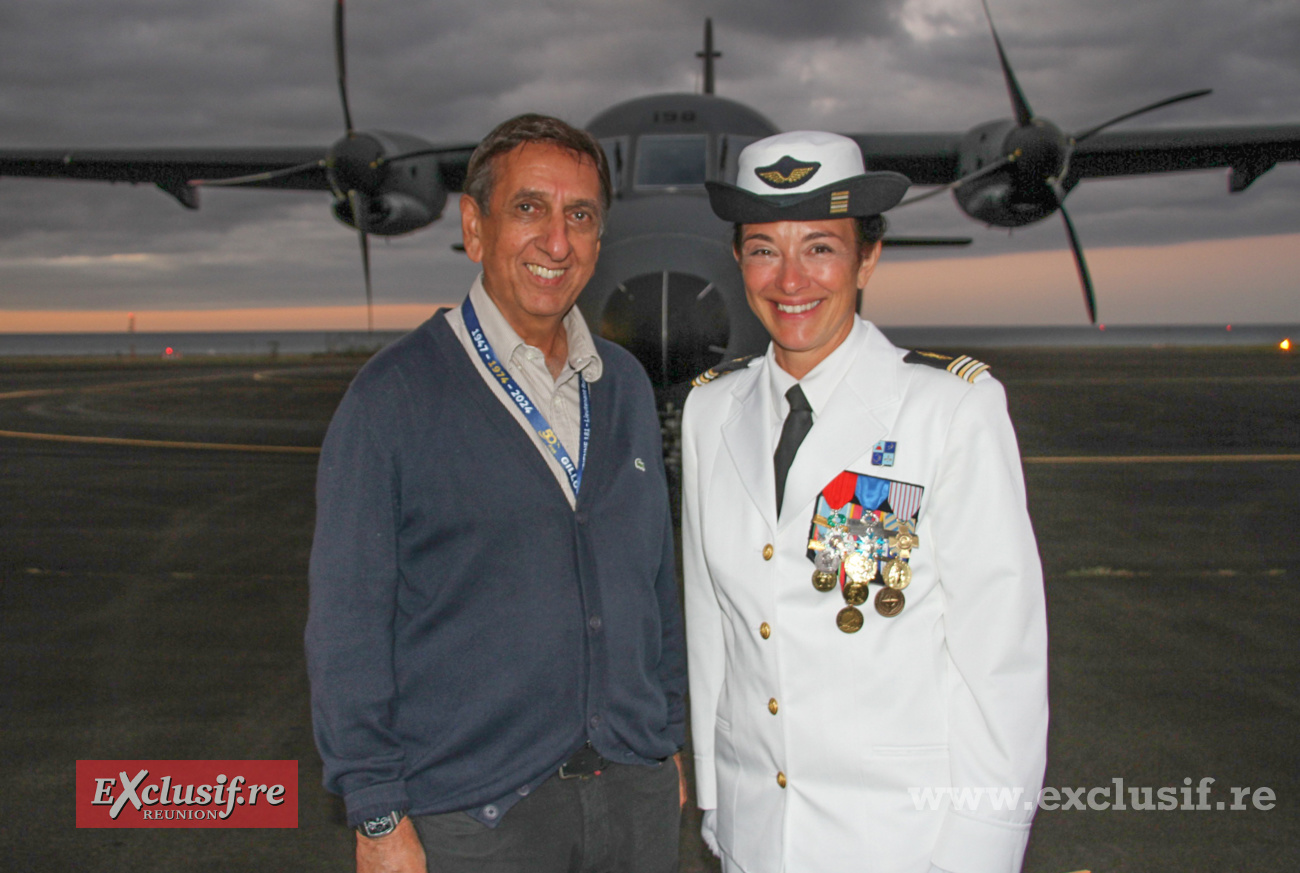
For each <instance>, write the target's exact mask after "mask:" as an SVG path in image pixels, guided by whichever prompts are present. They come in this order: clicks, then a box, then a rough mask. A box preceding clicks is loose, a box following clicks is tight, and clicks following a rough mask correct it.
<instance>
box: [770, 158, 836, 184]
mask: <svg viewBox="0 0 1300 873" xmlns="http://www.w3.org/2000/svg"><path fill="white" fill-rule="evenodd" d="M820 168H821V164H820V163H818V162H817V161H796V160H795V159H794V158H792V157H790V156H789V155H785V156H784V157H782V158H781V160H779V161H777V162H776V163H775V164H768V165H767V166H766V167H755V168H754V173H755V175H757V176H758V178H760V179H762V180H763V181H764V182H766V183H767V184H768V185H770V186H772V187H773V188H795V187H797V186H799V185H802V184H803V183H804V182H806V181H808V180H809V179H811V178H812V176H813V174H814V173H816V172H817V170H819V169H820Z"/></svg>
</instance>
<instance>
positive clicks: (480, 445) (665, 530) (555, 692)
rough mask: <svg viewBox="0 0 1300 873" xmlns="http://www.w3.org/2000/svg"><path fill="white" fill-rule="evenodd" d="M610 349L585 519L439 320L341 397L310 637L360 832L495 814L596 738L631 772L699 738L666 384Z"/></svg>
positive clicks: (326, 746) (326, 479) (326, 458)
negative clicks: (670, 474) (691, 693)
mask: <svg viewBox="0 0 1300 873" xmlns="http://www.w3.org/2000/svg"><path fill="white" fill-rule="evenodd" d="M596 344H597V349H598V350H599V353H600V356H601V359H602V361H603V364H604V371H603V374H602V377H601V378H600V379H599V380H598V381H596V382H594V383H592V385H591V416H592V433H591V442H590V446H589V448H588V454H587V460H586V467H585V469H584V471H583V478H582V490H581V493H580V494H579V497H578V501H577V507H576V509H573V508H570V506H569V504H568V501H567V500H566V498H565V495H564V493H563V492H562V491H561V490H560V486H559V483H558V482H557V481H556V479H555V477H554V476H553V475H552V473H551V471H550V469H549V468H548V467H547V465H546V462H545V461H544V460H543V459H542V456H541V454H540V453H539V452H538V450H537V449H536V448H535V447H534V444H533V443H532V441H531V440H530V438H529V437H528V435H527V434H526V433H525V432H524V431H523V429H522V428H521V427H520V426H519V424H518V423H517V422H516V421H515V419H514V418H513V417H512V416H511V414H510V412H509V411H508V410H506V408H505V407H504V406H503V405H502V403H501V401H500V400H498V399H497V397H496V396H495V395H494V394H493V392H492V390H491V389H490V388H489V387H488V386H487V384H486V383H485V382H484V381H483V378H482V376H480V375H479V373H477V372H475V370H474V369H473V368H474V366H476V365H477V362H475V361H471V360H470V358H469V356H468V355H467V354H466V353H465V350H464V347H463V346H462V345H461V344H460V341H459V340H458V339H457V338H456V336H455V334H454V333H453V332H452V330H451V327H450V326H449V325H448V324H447V322H446V319H445V318H443V317H442V316H441V315H437V316H434V317H433V318H431V319H430V320H429V321H427V322H425V324H423V325H422V326H421V327H419V328H418V329H416V330H415V331H413V332H412V333H410V334H408V335H407V336H406V337H404V338H402V339H401V340H399V341H397V342H396V343H394V344H392V345H391V346H389V347H388V348H387V349H385V350H384V351H382V352H380V353H379V354H378V355H376V356H375V357H374V358H373V359H372V360H371V361H370V362H369V363H368V364H367V365H366V366H365V367H364V368H363V369H362V370H361V372H360V373H359V374H358V375H357V377H356V380H355V381H354V382H353V383H352V386H351V388H349V390H348V392H347V395H346V396H345V397H344V398H343V401H342V403H341V404H340V405H339V408H338V411H337V412H336V413H335V415H334V419H333V421H332V422H331V424H330V428H329V433H328V434H327V436H326V438H325V444H324V448H323V450H322V454H321V460H320V468H319V471H318V476H317V519H316V535H315V540H314V542H313V545H312V554H311V596H310V610H309V616H308V620H307V630H306V644H307V663H308V672H309V675H310V679H311V688H312V719H313V723H314V729H315V735H316V743H317V746H318V748H319V749H320V753H321V757H322V759H323V760H324V764H325V780H324V781H325V787H326V788H328V789H329V790H330V791H333V792H335V793H338V794H342V795H343V797H344V800H345V801H346V804H347V808H348V820H349V822H351V823H353V824H355V823H357V822H359V821H361V820H362V819H364V818H367V817H371V816H375V815H380V814H382V813H384V812H386V811H388V810H391V809H410V810H411V811H412V812H414V813H437V812H447V811H452V810H459V809H469V808H473V807H476V806H481V805H483V804H485V803H488V802H491V801H493V800H496V799H498V798H501V797H503V796H505V795H507V794H509V793H510V792H511V791H513V790H514V789H516V788H518V787H520V786H521V785H524V784H526V783H528V782H530V781H532V780H534V779H536V778H539V777H540V776H541V775H542V774H543V773H545V772H546V771H547V770H548V769H550V768H553V767H556V766H558V765H559V764H560V763H561V762H562V761H563V760H564V759H565V758H566V757H567V756H568V755H569V754H570V753H572V752H573V751H575V750H576V749H577V748H578V747H579V746H580V745H581V744H582V743H583V741H584V740H585V739H590V740H591V742H592V744H593V745H594V746H595V747H596V749H597V750H599V751H600V752H601V754H603V755H604V756H605V757H606V758H609V759H610V760H613V761H622V762H628V763H647V762H650V761H654V760H658V759H662V758H665V757H667V756H669V755H672V754H673V753H674V752H675V751H677V749H679V748H680V747H681V745H682V744H683V742H685V728H684V714H683V702H682V698H683V694H684V692H685V678H686V677H685V673H686V668H685V652H684V649H683V634H682V618H681V613H680V610H679V606H678V600H677V583H676V575H675V570H674V553H673V532H672V520H671V515H670V513H669V506H668V493H667V487H666V484H665V479H664V473H663V457H662V453H661V448H660V435H659V420H658V416H657V414H656V412H655V405H654V397H653V392H652V390H651V388H650V383H649V381H648V380H647V379H646V376H645V372H644V371H643V370H642V369H641V366H640V364H638V363H637V362H636V360H635V359H634V358H633V357H632V356H631V355H630V354H628V353H627V352H626V351H624V350H623V349H622V348H620V347H618V346H616V345H613V344H612V343H609V342H606V341H604V340H601V339H597V340H596ZM574 450H575V451H576V447H574Z"/></svg>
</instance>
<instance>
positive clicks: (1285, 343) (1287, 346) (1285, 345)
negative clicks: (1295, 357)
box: [1278, 337, 1291, 352]
mask: <svg viewBox="0 0 1300 873" xmlns="http://www.w3.org/2000/svg"><path fill="white" fill-rule="evenodd" d="M1278 348H1280V349H1281V350H1282V351H1284V352H1289V351H1291V338H1290V337H1287V338H1286V339H1284V340H1282V342H1280V343H1278Z"/></svg>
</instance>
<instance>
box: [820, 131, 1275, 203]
mask: <svg viewBox="0 0 1300 873" xmlns="http://www.w3.org/2000/svg"><path fill="white" fill-rule="evenodd" d="M845 135H846V136H848V137H850V138H851V139H853V140H854V141H855V142H857V144H858V146H859V147H860V148H861V149H862V156H863V159H864V160H865V162H866V165H867V169H868V170H893V171H895V172H898V173H902V174H903V175H905V176H907V177H908V178H909V179H911V180H912V183H913V184H914V185H946V184H948V183H950V182H955V181H956V180H957V178H958V169H959V166H960V156H961V145H962V139H963V134H960V133H889V134H870V133H850V134H845ZM1297 160H1300V124H1274V125H1248V126H1238V127H1188V128H1167V129H1156V130H1133V131H1120V132H1114V133H1099V134H1096V135H1094V136H1091V137H1089V138H1087V139H1085V140H1084V141H1083V142H1080V143H1079V144H1078V145H1077V146H1075V149H1074V152H1073V154H1072V155H1071V157H1070V169H1069V174H1068V176H1067V178H1066V183H1065V186H1066V188H1072V187H1074V185H1076V184H1078V182H1079V181H1080V180H1081V179H1091V178H1100V177H1105V176H1137V175H1145V174H1148V173H1176V172H1182V171H1185V170H1205V169H1212V168H1215V167H1230V168H1231V169H1232V176H1231V179H1230V183H1229V184H1230V188H1231V190H1232V191H1233V192H1237V191H1243V190H1245V189H1246V187H1247V186H1249V185H1250V183H1251V182H1253V181H1255V179H1257V178H1259V177H1260V176H1261V175H1263V174H1264V173H1265V172H1267V171H1268V170H1270V169H1271V168H1272V167H1273V166H1274V165H1275V164H1276V163H1278V162H1279V161H1297Z"/></svg>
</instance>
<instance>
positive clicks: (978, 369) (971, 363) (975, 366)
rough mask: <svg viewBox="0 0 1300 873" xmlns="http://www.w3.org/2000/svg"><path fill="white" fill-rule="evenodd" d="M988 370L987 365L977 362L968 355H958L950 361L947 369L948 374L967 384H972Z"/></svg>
mask: <svg viewBox="0 0 1300 873" xmlns="http://www.w3.org/2000/svg"><path fill="white" fill-rule="evenodd" d="M988 368H989V365H988V364H986V363H984V362H983V361H977V360H975V359H974V358H972V357H971V356H970V355H958V356H957V357H955V358H953V359H952V363H950V364H949V365H948V368H947V369H948V372H949V373H952V374H954V375H956V376H960V377H962V378H963V379H965V380H966V381H967V382H974V381H975V380H976V379H978V378H979V377H980V374H982V373H983V372H984V371H985V370H987V369H988Z"/></svg>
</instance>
